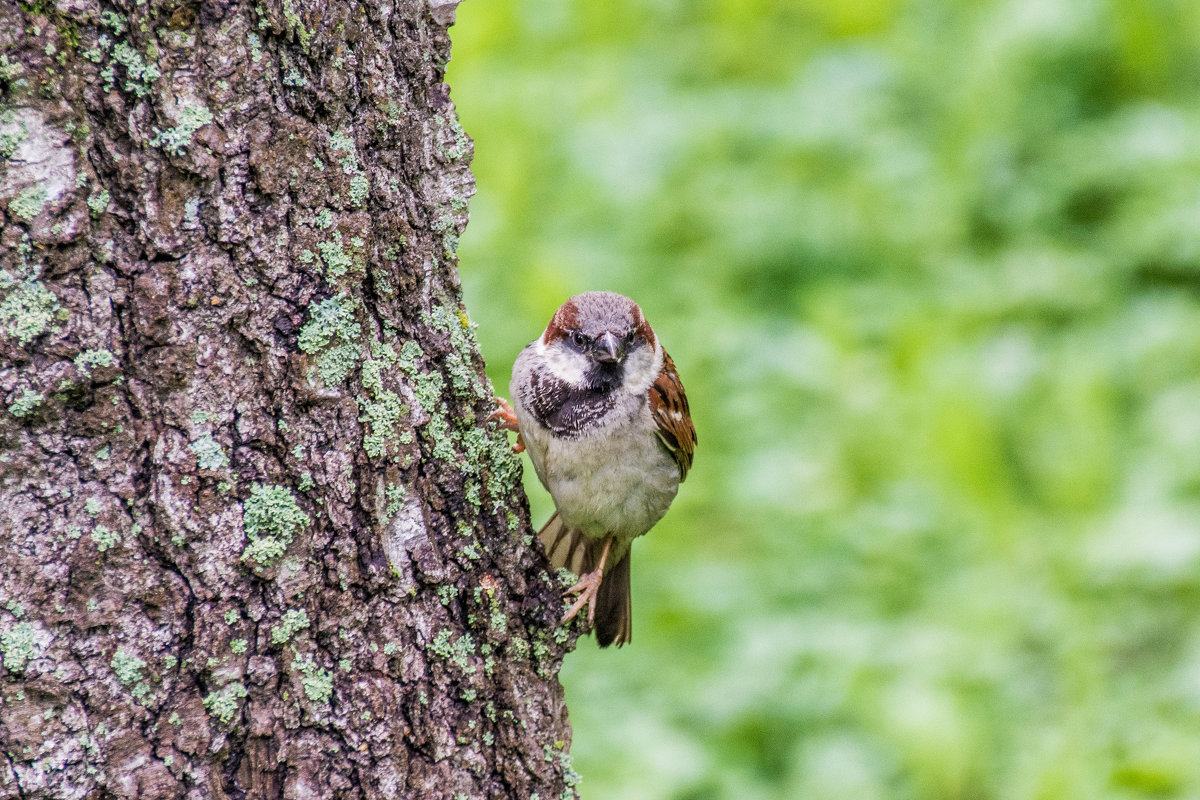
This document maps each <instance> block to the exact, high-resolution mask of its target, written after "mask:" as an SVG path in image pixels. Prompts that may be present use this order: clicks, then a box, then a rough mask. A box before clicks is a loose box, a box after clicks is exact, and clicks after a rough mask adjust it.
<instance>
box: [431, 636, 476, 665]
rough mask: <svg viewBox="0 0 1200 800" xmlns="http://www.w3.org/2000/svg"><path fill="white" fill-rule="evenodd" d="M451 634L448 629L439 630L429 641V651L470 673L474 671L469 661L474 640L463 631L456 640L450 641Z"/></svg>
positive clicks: (473, 649)
mask: <svg viewBox="0 0 1200 800" xmlns="http://www.w3.org/2000/svg"><path fill="white" fill-rule="evenodd" d="M453 636H454V634H452V633H451V632H450V631H449V630H443V631H440V632H439V633H438V635H437V636H436V637H434V640H433V641H432V642H430V643H429V652H431V653H433V654H434V655H435V656H437V657H438V658H440V659H442V660H443V661H449V662H450V663H452V664H455V665H456V666H457V667H458V668H459V669H461V670H462V671H463V672H464V673H466V674H467V675H471V674H473V673H474V672H475V665H474V664H472V663H471V656H472V655H474V654H475V640H474V639H472V638H471V634H469V633H464V634H463V635H462V636H460V637H458V640H457V641H455V642H453V643H451V641H450V639H452V638H453Z"/></svg>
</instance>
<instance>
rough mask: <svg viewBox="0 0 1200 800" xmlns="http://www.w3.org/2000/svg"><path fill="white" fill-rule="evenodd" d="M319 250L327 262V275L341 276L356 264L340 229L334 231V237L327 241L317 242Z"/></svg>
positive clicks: (325, 262) (323, 261) (322, 260)
mask: <svg viewBox="0 0 1200 800" xmlns="http://www.w3.org/2000/svg"><path fill="white" fill-rule="evenodd" d="M351 244H352V245H353V244H354V243H353V242H352V243H351ZM317 251H318V252H320V254H321V262H322V263H324V264H325V270H326V272H327V273H328V276H327V277H332V278H340V277H342V276H343V275H345V274H346V273H347V272H349V271H350V270H351V269H352V268H353V267H354V266H355V261H354V257H353V256H351V255H350V254H349V253H347V252H346V248H345V245H344V243H343V242H342V234H341V232H340V231H334V232H333V238H332V239H331V240H329V241H327V242H317ZM331 282H332V281H331Z"/></svg>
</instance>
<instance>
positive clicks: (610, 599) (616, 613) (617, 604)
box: [596, 551, 633, 647]
mask: <svg viewBox="0 0 1200 800" xmlns="http://www.w3.org/2000/svg"><path fill="white" fill-rule="evenodd" d="M632 555H633V552H632V551H630V552H628V553H626V554H625V557H624V558H622V559H621V560H620V561H618V562H617V563H616V564H613V565H612V566H611V567H609V568H608V569H607V570H605V572H604V580H603V581H601V582H600V591H599V592H597V594H596V644H598V645H600V646H601V647H608V646H609V645H610V644H615V645H616V646H617V647H620V646H621V645H623V644H625V643H626V642H628V641H630V640H631V639H632V638H633V609H632V607H631V606H630V595H629V559H630V557H631V556H632Z"/></svg>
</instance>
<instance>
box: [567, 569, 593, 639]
mask: <svg viewBox="0 0 1200 800" xmlns="http://www.w3.org/2000/svg"><path fill="white" fill-rule="evenodd" d="M603 577H604V570H603V569H597V570H593V571H591V572H588V573H585V574H583V575H580V576H579V583H577V584H575V585H574V586H572V587H571V588H570V589H567V591H566V592H565V594H578V595H579V597H577V598H575V602H574V603H573V604H572V605H571V607H570V608H568V609H567V613H566V614H564V615H563V618H562V621H561V622H559V623H558V624H559V625H566V624H567V623H568V622H570V621H571V620H572V619H574V618H575V615H576V614H578V613H579V611H580V609H582V608H583V607H584V606H585V605H586V606H587V610H588V611H587V621H588V625H589V626H591V625H592V623H593V622H594V620H595V619H596V594H597V593H598V592H599V591H600V580H601V579H602V578H603Z"/></svg>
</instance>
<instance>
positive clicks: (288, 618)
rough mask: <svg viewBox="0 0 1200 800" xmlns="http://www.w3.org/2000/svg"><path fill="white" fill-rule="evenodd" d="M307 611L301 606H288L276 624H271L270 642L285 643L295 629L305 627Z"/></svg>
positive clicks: (298, 629)
mask: <svg viewBox="0 0 1200 800" xmlns="http://www.w3.org/2000/svg"><path fill="white" fill-rule="evenodd" d="M308 625H309V623H308V612H307V611H305V610H304V609H303V608H289V609H288V610H287V611H286V612H284V615H283V619H281V620H280V621H279V624H278V625H272V626H271V643H272V644H286V643H287V642H288V641H290V640H291V638H292V636H294V635H295V634H296V632H297V631H300V630H303V629H304V628H307V627H308Z"/></svg>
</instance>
